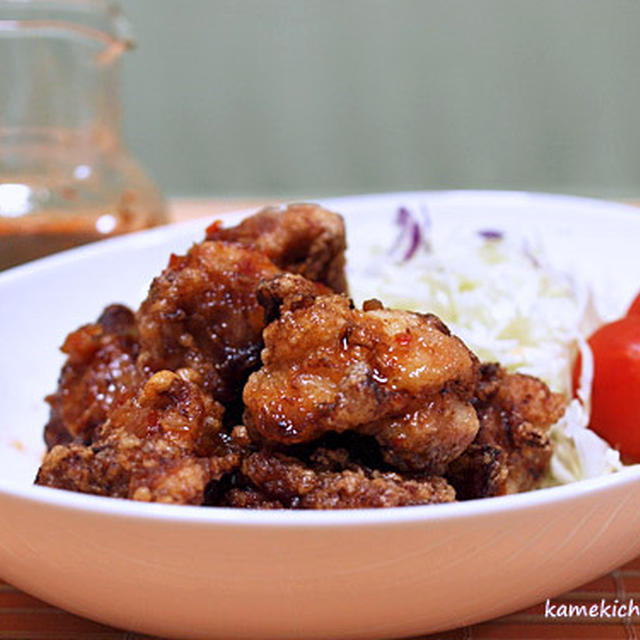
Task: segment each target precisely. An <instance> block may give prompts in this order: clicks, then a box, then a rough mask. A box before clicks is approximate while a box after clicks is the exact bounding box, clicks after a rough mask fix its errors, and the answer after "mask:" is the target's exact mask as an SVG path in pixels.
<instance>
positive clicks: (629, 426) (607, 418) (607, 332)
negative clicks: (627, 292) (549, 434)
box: [573, 315, 640, 462]
mask: <svg viewBox="0 0 640 640" xmlns="http://www.w3.org/2000/svg"><path fill="white" fill-rule="evenodd" d="M588 342H589V346H590V347H591V350H592V352H593V366H594V372H593V387H592V395H591V421H590V423H589V426H590V427H591V429H593V430H594V431H595V432H596V433H597V434H599V435H600V436H601V437H603V438H604V439H605V440H607V442H609V444H611V446H613V447H615V448H616V449H618V450H619V451H620V453H621V454H622V456H623V458H624V459H626V460H627V461H636V462H640V315H638V316H627V317H625V318H622V319H620V320H616V321H615V322H611V323H609V324H606V325H604V326H602V327H600V328H599V329H598V330H597V331H596V332H595V333H594V334H593V335H592V336H591V337H590V338H589V340H588ZM579 377H580V359H578V361H577V362H576V367H575V369H574V376H573V380H574V389H575V387H576V384H577V380H578V379H579Z"/></svg>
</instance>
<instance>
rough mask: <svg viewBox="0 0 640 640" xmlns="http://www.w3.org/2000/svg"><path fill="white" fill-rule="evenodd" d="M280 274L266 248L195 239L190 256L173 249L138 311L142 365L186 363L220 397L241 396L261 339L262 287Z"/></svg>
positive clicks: (160, 366) (228, 399)
mask: <svg viewBox="0 0 640 640" xmlns="http://www.w3.org/2000/svg"><path fill="white" fill-rule="evenodd" d="M278 273H280V270H279V269H278V267H276V266H275V265H274V264H273V263H272V262H271V261H270V260H269V259H268V258H267V257H266V256H265V255H263V254H261V253H258V252H257V251H254V250H252V249H248V248H247V247H244V246H241V245H239V244H232V243H227V242H203V243H201V244H195V245H194V246H193V247H192V248H191V249H190V250H189V252H188V253H187V254H186V255H185V256H172V257H171V260H170V262H169V266H168V267H167V268H166V269H165V270H164V271H163V273H162V274H161V275H160V276H159V277H157V278H156V279H155V280H154V281H153V283H152V285H151V289H150V291H149V295H148V296H147V298H146V300H144V302H143V303H142V305H141V306H140V309H139V310H138V313H137V316H136V319H137V324H138V329H139V332H140V355H139V357H138V365H139V367H140V368H141V370H143V371H145V372H149V373H151V372H155V371H160V370H162V369H168V370H170V371H176V370H177V369H180V368H183V367H187V368H190V369H192V370H193V371H195V372H197V373H198V375H199V376H200V378H199V383H200V384H201V385H202V387H203V389H204V390H205V391H207V392H208V393H211V394H212V396H213V397H214V399H215V400H217V401H218V402H221V403H222V404H224V405H231V404H233V403H234V402H237V400H238V395H239V389H241V388H242V385H243V384H244V381H245V380H246V377H247V376H248V374H249V372H250V371H252V370H253V369H255V368H256V367H257V365H258V363H259V354H260V348H261V346H262V329H263V328H264V310H263V309H262V307H261V306H260V305H259V304H258V301H257V298H256V289H257V287H258V284H259V283H260V281H261V280H262V279H264V278H269V277H273V276H274V275H276V274H278Z"/></svg>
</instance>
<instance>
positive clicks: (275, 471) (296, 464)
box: [226, 451, 455, 509]
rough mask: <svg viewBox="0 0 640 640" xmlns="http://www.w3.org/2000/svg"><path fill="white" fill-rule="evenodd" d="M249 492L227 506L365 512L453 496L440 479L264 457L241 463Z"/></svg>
mask: <svg viewBox="0 0 640 640" xmlns="http://www.w3.org/2000/svg"><path fill="white" fill-rule="evenodd" d="M241 471H242V474H243V475H244V476H245V478H246V479H248V480H249V481H250V482H251V485H252V486H250V487H249V488H245V489H243V488H233V489H231V490H230V491H229V493H228V494H227V497H226V504H228V506H235V507H243V508H246V507H249V508H259V509H274V508H288V509H365V508H379V507H399V506H408V505H419V504H435V503H442V502H453V501H454V500H455V492H454V490H453V489H452V488H451V486H450V485H449V484H448V483H447V482H446V480H444V478H440V477H437V476H433V477H423V478H420V479H404V478H402V477H401V476H400V475H398V474H397V473H393V472H381V471H370V472H365V470H364V469H362V468H359V469H356V470H346V471H339V472H335V471H323V470H314V469H313V468H311V467H309V466H307V465H304V464H303V463H301V462H300V461H299V460H297V459H295V458H291V457H289V456H286V455H284V454H281V453H269V452H268V451H260V452H257V453H253V454H251V455H249V456H248V457H247V458H245V460H244V461H243V463H242V466H241Z"/></svg>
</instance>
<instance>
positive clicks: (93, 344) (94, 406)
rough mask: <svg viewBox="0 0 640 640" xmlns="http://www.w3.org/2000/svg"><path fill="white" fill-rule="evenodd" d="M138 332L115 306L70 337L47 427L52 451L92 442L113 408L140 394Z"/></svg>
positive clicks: (125, 311) (128, 316)
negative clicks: (66, 445)
mask: <svg viewBox="0 0 640 640" xmlns="http://www.w3.org/2000/svg"><path fill="white" fill-rule="evenodd" d="M137 333H138V332H137V328H136V325H135V321H134V316H133V312H132V311H130V310H129V309H127V308H126V307H124V306H122V305H110V306H108V307H107V308H106V309H105V310H104V311H103V312H102V315H101V316H100V318H98V321H97V322H95V323H93V324H87V325H84V326H82V327H80V328H79V329H77V330H76V331H73V332H72V333H70V334H69V335H68V336H67V338H66V340H65V341H64V344H63V346H62V351H63V352H64V353H65V354H66V355H67V359H66V362H65V364H64V366H63V367H62V371H61V372H60V379H59V381H58V389H57V390H56V392H55V393H53V394H51V395H50V396H48V397H47V398H46V400H47V402H48V403H49V405H50V406H51V415H50V418H49V422H48V423H47V424H46V426H45V428H44V438H45V442H46V443H47V447H48V448H51V447H53V446H54V445H56V444H64V443H66V442H78V443H85V444H88V443H90V442H91V441H92V439H93V436H94V432H95V430H96V429H97V428H98V427H99V426H100V425H101V424H102V423H103V422H104V421H105V419H106V416H107V412H108V411H109V409H110V408H111V407H112V406H114V405H116V404H118V403H119V402H123V401H125V400H126V399H127V398H128V397H130V396H131V395H132V394H134V393H135V391H136V389H137V384H138V378H139V376H138V371H137V369H136V358H137V355H138V341H137Z"/></svg>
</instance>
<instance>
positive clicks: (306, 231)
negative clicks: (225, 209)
mask: <svg viewBox="0 0 640 640" xmlns="http://www.w3.org/2000/svg"><path fill="white" fill-rule="evenodd" d="M207 240H223V241H227V242H237V243H240V244H243V245H246V246H249V247H252V248H254V249H257V250H259V251H262V252H264V253H265V254H266V255H267V256H268V257H269V259H270V260H271V261H272V262H273V263H274V264H276V265H277V266H278V267H280V268H281V269H283V270H284V271H289V272H290V273H299V274H300V275H303V276H304V277H305V278H308V279H309V280H313V281H314V282H321V283H322V284H325V285H327V286H328V287H329V288H330V289H332V290H333V291H335V292H337V293H345V292H346V291H347V279H346V276H345V271H344V266H345V255H344V252H345V249H346V247H347V243H346V239H345V229H344V221H343V220H342V218H341V217H340V216H339V215H337V214H335V213H332V212H331V211H327V210H326V209H323V208H322V207H320V206H318V205H317V204H290V205H289V206H287V207H284V208H281V207H267V208H266V209H263V210H262V211H260V212H258V213H257V214H255V215H253V216H251V217H249V218H246V219H245V220H243V221H242V222H241V223H240V224H239V225H237V226H235V227H230V228H222V227H221V226H220V225H218V224H214V225H212V226H211V227H209V229H208V230H207Z"/></svg>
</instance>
